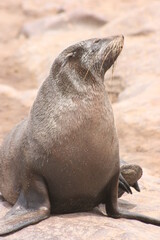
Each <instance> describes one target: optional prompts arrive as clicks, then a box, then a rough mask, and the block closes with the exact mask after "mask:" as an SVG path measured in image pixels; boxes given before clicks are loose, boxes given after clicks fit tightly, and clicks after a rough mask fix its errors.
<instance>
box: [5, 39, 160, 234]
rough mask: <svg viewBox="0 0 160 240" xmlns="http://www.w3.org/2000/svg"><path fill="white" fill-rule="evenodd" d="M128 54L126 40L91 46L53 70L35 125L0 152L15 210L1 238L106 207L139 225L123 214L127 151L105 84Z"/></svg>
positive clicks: (65, 55) (32, 119)
mask: <svg viewBox="0 0 160 240" xmlns="http://www.w3.org/2000/svg"><path fill="white" fill-rule="evenodd" d="M122 47H123V36H117V37H111V38H106V39H90V40H86V41H83V42H80V43H77V44H75V45H73V46H71V47H69V48H67V49H65V50H64V51H63V52H62V53H61V54H60V55H59V56H58V58H57V59H56V60H55V62H54V63H53V65H52V68H51V71H50V74H49V76H48V78H47V79H46V80H45V81H44V83H43V85H42V86H41V88H40V90H39V92H38V95H37V98H36V100H35V102H34V104H33V106H32V108H31V111H30V114H29V116H28V118H27V119H25V120H24V121H22V122H21V123H20V124H18V125H17V126H16V127H15V128H14V129H13V130H12V131H11V133H10V134H9V135H8V137H7V138H6V140H5V141H4V143H3V145H2V147H1V150H0V191H1V192H2V195H3V196H4V198H5V199H6V200H7V201H8V202H10V203H11V204H13V205H14V206H13V208H12V209H11V210H10V211H9V213H8V214H7V216H6V217H5V218H4V219H2V220H1V221H0V234H1V235H3V234H6V233H10V232H13V231H15V230H17V229H20V228H22V227H24V226H27V225H29V224H33V223H36V222H38V221H41V220H42V219H45V218H47V217H48V216H49V215H50V213H51V212H52V213H69V212H77V211H88V210H91V209H93V208H94V207H95V206H97V205H98V204H100V203H105V205H106V211H107V213H108V215H109V216H112V217H125V218H134V219H137V215H136V218H135V216H133V215H132V216H131V215H129V217H128V215H127V214H122V213H120V212H119V211H118V208H117V197H118V179H119V173H120V166H119V146H118V138H117V133H116V128H115V124H114V117H113V112H112V108H111V104H110V102H109V100H108V96H107V93H106V91H105V87H104V83H103V81H104V74H105V72H106V71H107V70H108V69H109V68H110V67H111V66H112V64H113V63H114V61H115V60H116V58H117V57H118V55H119V54H120V52H121V50H122ZM122 179H123V178H122ZM122 181H123V180H122ZM142 218H144V217H142ZM142 218H141V219H140V218H138V220H141V221H142V220H143V219H142ZM145 220H146V219H145ZM143 221H144V220H143ZM147 221H148V220H147ZM155 223H156V224H159V222H155Z"/></svg>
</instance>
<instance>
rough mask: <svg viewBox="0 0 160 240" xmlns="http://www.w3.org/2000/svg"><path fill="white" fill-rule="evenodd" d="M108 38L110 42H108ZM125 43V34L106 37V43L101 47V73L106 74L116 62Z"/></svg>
mask: <svg viewBox="0 0 160 240" xmlns="http://www.w3.org/2000/svg"><path fill="white" fill-rule="evenodd" d="M108 40H110V41H109V43H108ZM123 45H124V36H123V35H120V36H115V37H111V38H110V39H108V38H106V39H104V44H103V46H102V49H101V52H100V54H101V59H102V61H101V67H100V73H101V74H102V75H104V74H105V73H106V71H107V70H108V69H109V68H110V67H111V66H112V65H113V64H114V62H115V61H116V59H117V57H118V56H119V54H120V53H121V51H122V49H123Z"/></svg>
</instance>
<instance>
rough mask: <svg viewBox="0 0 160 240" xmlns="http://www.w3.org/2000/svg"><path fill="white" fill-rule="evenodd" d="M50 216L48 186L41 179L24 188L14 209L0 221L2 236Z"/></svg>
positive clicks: (34, 180)
mask: <svg viewBox="0 0 160 240" xmlns="http://www.w3.org/2000/svg"><path fill="white" fill-rule="evenodd" d="M49 215H50V202H49V197H48V191H47V188H46V185H45V183H44V181H43V179H41V178H40V177H36V178H34V179H32V182H31V184H29V186H27V188H26V187H24V188H22V190H21V192H20V195H19V198H18V200H17V202H16V204H15V205H14V206H13V208H12V209H11V210H10V211H9V212H8V213H7V214H6V215H5V217H3V218H2V219H1V220H0V236H1V235H5V234H8V233H11V232H14V231H17V230H19V229H21V228H23V227H26V226H28V225H30V224H34V223H37V222H39V221H41V220H43V219H45V218H47V217H49Z"/></svg>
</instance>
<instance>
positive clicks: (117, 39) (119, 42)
mask: <svg viewBox="0 0 160 240" xmlns="http://www.w3.org/2000/svg"><path fill="white" fill-rule="evenodd" d="M114 41H115V42H116V44H117V45H118V46H119V48H120V49H122V48H123V45H124V36H123V35H119V36H116V37H115V39H114Z"/></svg>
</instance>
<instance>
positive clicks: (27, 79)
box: [0, 0, 160, 240]
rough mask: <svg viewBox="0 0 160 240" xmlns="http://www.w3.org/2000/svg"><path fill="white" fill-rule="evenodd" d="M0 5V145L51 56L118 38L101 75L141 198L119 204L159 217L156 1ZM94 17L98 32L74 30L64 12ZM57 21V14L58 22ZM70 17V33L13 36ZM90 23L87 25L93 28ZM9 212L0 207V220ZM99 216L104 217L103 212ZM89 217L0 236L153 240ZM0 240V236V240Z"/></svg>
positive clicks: (17, 0)
mask: <svg viewBox="0 0 160 240" xmlns="http://www.w3.org/2000/svg"><path fill="white" fill-rule="evenodd" d="M54 2H55V1H52V0H48V1H45V0H41V1H37V0H14V1H13V0H6V1H1V2H0V14H1V18H0V28H1V32H0V69H1V71H0V120H1V124H0V142H2V139H3V138H4V136H5V135H6V134H7V132H9V130H10V129H11V128H12V127H13V126H14V125H15V124H16V123H17V122H18V121H20V120H21V119H23V118H24V117H25V116H26V115H27V114H28V112H29V108H30V106H31V105H32V102H33V100H34V97H35V96H36V93H37V89H38V87H39V86H40V84H41V82H42V81H43V80H44V78H45V77H46V76H47V74H48V71H49V68H50V65H51V64H52V62H53V59H54V58H55V57H56V55H57V54H58V53H59V52H60V51H61V50H63V49H64V48H65V47H67V46H68V45H70V44H72V43H74V42H77V41H81V40H83V39H87V38H90V37H105V36H108V35H117V34H124V35H125V45H124V50H123V52H122V54H121V56H120V58H119V59H118V61H117V64H116V67H115V69H114V71H113V70H112V69H111V70H110V71H109V72H108V73H107V74H106V82H105V84H106V89H107V91H108V92H109V94H110V96H111V99H112V100H113V102H115V103H114V104H113V109H114V113H115V120H116V125H117V130H118V134H119V140H120V152H121V156H122V158H123V159H124V160H126V161H128V162H129V163H131V164H132V163H137V164H139V165H141V167H142V168H143V176H142V178H141V180H140V182H139V185H140V188H141V192H140V193H137V192H135V191H134V194H133V195H123V197H122V198H121V200H119V205H120V207H121V208H123V209H127V210H129V211H134V212H139V213H143V214H147V215H149V216H153V217H157V218H160V210H159V209H160V161H159V159H160V150H159V146H160V81H159V78H160V67H159V62H160V44H159V39H160V24H159V19H160V10H159V9H160V2H159V1H152V2H151V1H150V0H134V1H133V0H131V1H123V0H112V1H103V0H99V1H98V4H97V1H96V0H83V1H76V0H71V1H67V0H60V1H57V3H56V4H55V3H54ZM77 11H81V12H84V13H88V12H94V14H95V16H101V17H102V16H103V19H106V21H107V23H106V24H105V25H104V26H101V24H99V25H97V24H96V22H94V21H92V25H91V24H85V27H84V23H83V24H82V22H81V24H79V23H78V21H77V20H76V16H75V17H74V14H73V15H70V13H71V12H72V13H73V12H77ZM61 14H63V15H61ZM60 15H61V16H72V18H73V20H74V18H75V23H74V27H71V26H68V27H65V23H66V22H65V21H68V20H65V18H64V19H63V27H62V28H61V30H60V29H59V28H58V29H57V28H54V30H53V29H52V28H48V29H47V28H46V29H45V31H41V32H39V33H38V34H34V35H33V34H30V35H28V38H26V37H25V36H24V35H23V34H22V33H21V29H23V28H24V26H26V25H27V26H34V24H35V22H36V23H37V22H40V21H41V20H42V19H54V21H56V19H57V18H59V16H60ZM94 24H95V25H94ZM9 209H10V206H9V204H8V203H6V202H5V201H3V199H1V200H0V210H1V211H0V212H1V213H0V217H2V216H3V215H4V214H5V213H6V212H7V211H8V210H9ZM100 210H101V211H102V212H104V208H103V206H100ZM101 211H99V210H98V209H95V210H94V211H93V212H91V213H79V214H68V215H60V216H52V217H50V218H49V219H47V220H45V221H42V222H41V223H39V224H36V225H34V226H29V227H27V228H25V229H23V230H21V231H19V232H16V233H14V234H12V235H9V236H6V237H4V238H3V239H7V240H14V239H16V240H25V239H40V240H41V239H50V240H51V239H56V240H63V239H70V240H72V239H73V240H79V239H82V240H83V239H84V240H88V239H98V240H103V239H105V240H106V239H120V240H121V239H127V240H133V239H146V240H150V239H153V240H158V239H159V236H160V228H158V227H155V226H151V225H146V224H143V223H140V222H138V221H133V220H132V221H131V220H124V219H118V220H115V219H111V218H108V217H105V216H103V215H102V214H101ZM0 239H1V237H0Z"/></svg>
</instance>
